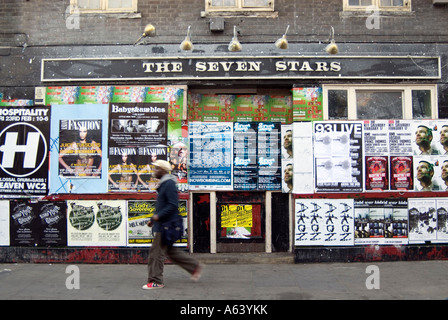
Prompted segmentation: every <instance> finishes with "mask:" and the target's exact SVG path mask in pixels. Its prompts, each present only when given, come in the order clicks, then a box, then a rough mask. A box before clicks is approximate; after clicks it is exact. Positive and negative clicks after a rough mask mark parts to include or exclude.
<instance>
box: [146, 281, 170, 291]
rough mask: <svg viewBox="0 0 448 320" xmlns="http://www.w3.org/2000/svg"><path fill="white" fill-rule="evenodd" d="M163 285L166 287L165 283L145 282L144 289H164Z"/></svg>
mask: <svg viewBox="0 0 448 320" xmlns="http://www.w3.org/2000/svg"><path fill="white" fill-rule="evenodd" d="M163 287H165V285H164V284H158V283H154V282H150V283H148V284H145V285H144V286H143V287H142V289H143V290H152V289H162V288H163Z"/></svg>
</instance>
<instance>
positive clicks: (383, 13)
mask: <svg viewBox="0 0 448 320" xmlns="http://www.w3.org/2000/svg"><path fill="white" fill-rule="evenodd" d="M371 16H372V12H366V11H364V10H350V11H342V12H340V17H341V18H342V19H344V18H368V17H371ZM379 16H380V18H383V17H412V18H415V12H414V11H397V10H394V11H392V10H380V11H379Z"/></svg>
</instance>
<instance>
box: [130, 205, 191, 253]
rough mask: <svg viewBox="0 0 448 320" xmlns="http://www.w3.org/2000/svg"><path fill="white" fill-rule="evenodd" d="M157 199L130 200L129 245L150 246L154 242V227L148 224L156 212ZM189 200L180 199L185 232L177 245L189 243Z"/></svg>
mask: <svg viewBox="0 0 448 320" xmlns="http://www.w3.org/2000/svg"><path fill="white" fill-rule="evenodd" d="M155 204H156V201H155V200H130V201H128V231H127V245H128V246H130V247H148V246H150V245H151V244H152V242H153V239H154V235H153V233H152V228H151V227H148V226H147V223H148V222H149V221H150V220H151V218H152V216H153V215H154V213H155ZM187 208H188V206H187V200H179V214H180V216H181V217H182V220H183V226H184V232H183V235H182V237H181V239H180V240H178V241H177V242H176V243H175V246H186V245H187V243H188V233H187V229H188V227H187V226H188V221H187Z"/></svg>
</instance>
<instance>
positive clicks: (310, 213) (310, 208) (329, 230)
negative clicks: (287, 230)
mask: <svg viewBox="0 0 448 320" xmlns="http://www.w3.org/2000/svg"><path fill="white" fill-rule="evenodd" d="M295 227H296V228H295V232H294V243H295V245H296V246H352V245H353V244H354V203H353V199H296V200H295Z"/></svg>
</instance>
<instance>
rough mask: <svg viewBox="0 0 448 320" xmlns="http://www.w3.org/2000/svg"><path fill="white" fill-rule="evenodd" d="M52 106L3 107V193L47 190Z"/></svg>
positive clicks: (0, 155)
mask: <svg viewBox="0 0 448 320" xmlns="http://www.w3.org/2000/svg"><path fill="white" fill-rule="evenodd" d="M49 137H50V107H7V108H4V107H2V108H0V194H6V195H11V196H13V195H26V196H44V195H46V194H47V193H48V154H49V150H50V149H49Z"/></svg>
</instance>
